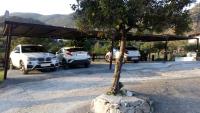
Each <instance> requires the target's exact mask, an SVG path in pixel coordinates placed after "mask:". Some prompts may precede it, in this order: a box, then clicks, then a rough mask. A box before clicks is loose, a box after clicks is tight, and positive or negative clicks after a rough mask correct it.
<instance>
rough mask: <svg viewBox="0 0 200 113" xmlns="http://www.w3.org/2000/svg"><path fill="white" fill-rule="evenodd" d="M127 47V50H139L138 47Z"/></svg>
mask: <svg viewBox="0 0 200 113" xmlns="http://www.w3.org/2000/svg"><path fill="white" fill-rule="evenodd" d="M116 49H117V50H119V49H120V48H119V47H117V48H116ZM125 49H126V50H137V48H136V47H126V48H125Z"/></svg>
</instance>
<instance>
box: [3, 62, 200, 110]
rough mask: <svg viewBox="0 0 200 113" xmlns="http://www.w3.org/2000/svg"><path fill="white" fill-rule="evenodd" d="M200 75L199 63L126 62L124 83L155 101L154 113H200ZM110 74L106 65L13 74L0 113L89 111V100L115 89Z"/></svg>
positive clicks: (122, 77)
mask: <svg viewBox="0 0 200 113" xmlns="http://www.w3.org/2000/svg"><path fill="white" fill-rule="evenodd" d="M199 73H200V62H167V63H162V62H160V63H137V64H136V63H128V64H124V65H123V69H122V74H121V81H122V82H123V83H124V84H125V88H126V89H129V90H133V91H136V92H138V93H141V94H144V95H147V96H149V97H150V98H152V99H153V101H155V103H154V106H155V113H183V112H184V113H198V112H199V111H200V99H199V97H200V93H199V92H200V87H199V83H200V75H199ZM112 75H113V70H109V64H105V63H92V65H91V67H90V68H72V69H62V68H61V69H59V70H58V71H55V72H37V71H34V72H31V73H29V74H28V75H23V74H21V72H20V71H18V70H10V71H8V79H7V80H6V81H5V82H4V83H3V84H2V85H1V88H0V105H1V106H0V112H1V113H26V112H28V113H38V112H40V113H87V112H89V106H90V105H89V103H90V101H91V100H92V99H93V98H95V97H96V96H98V95H100V94H102V93H104V92H105V91H106V90H107V89H108V88H109V86H110V85H111V82H112Z"/></svg>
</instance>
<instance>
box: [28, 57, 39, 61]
mask: <svg viewBox="0 0 200 113" xmlns="http://www.w3.org/2000/svg"><path fill="white" fill-rule="evenodd" d="M36 60H37V59H36V58H34V57H28V61H36Z"/></svg>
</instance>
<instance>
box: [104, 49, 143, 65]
mask: <svg viewBox="0 0 200 113" xmlns="http://www.w3.org/2000/svg"><path fill="white" fill-rule="evenodd" d="M119 53H120V51H119V48H113V58H114V59H117V58H119ZM110 57H111V52H107V53H106V55H105V60H106V61H107V62H109V61H110ZM123 61H124V62H126V61H133V62H135V63H138V62H139V61H140V52H139V50H138V49H137V48H135V47H126V48H125V53H124V60H123Z"/></svg>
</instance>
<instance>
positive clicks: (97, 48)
mask: <svg viewBox="0 0 200 113" xmlns="http://www.w3.org/2000/svg"><path fill="white" fill-rule="evenodd" d="M108 51H110V44H109V43H105V42H103V43H100V42H96V43H95V45H94V47H93V48H92V52H93V53H95V54H99V55H102V54H103V55H105V54H106V52H108Z"/></svg>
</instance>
